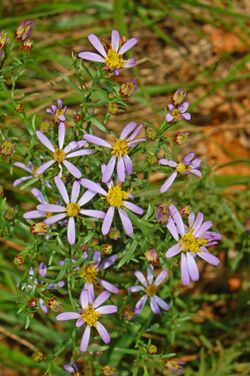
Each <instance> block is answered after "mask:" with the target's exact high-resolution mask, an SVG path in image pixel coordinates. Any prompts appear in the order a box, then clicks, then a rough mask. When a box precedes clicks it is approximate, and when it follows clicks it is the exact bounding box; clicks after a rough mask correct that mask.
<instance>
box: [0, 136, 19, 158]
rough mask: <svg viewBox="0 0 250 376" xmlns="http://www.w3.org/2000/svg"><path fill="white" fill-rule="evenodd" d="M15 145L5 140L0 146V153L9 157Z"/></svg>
mask: <svg viewBox="0 0 250 376" xmlns="http://www.w3.org/2000/svg"><path fill="white" fill-rule="evenodd" d="M14 148H15V145H14V144H13V143H12V142H11V141H10V140H5V141H4V142H3V143H2V145H1V146H0V154H1V155H2V156H3V157H4V158H7V157H10V156H11V155H12V154H13V151H14Z"/></svg>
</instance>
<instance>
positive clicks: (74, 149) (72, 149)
mask: <svg viewBox="0 0 250 376" xmlns="http://www.w3.org/2000/svg"><path fill="white" fill-rule="evenodd" d="M36 135H37V137H38V139H39V141H40V142H41V143H42V144H43V145H44V146H45V147H46V148H47V149H48V150H49V151H50V152H51V153H52V159H51V160H49V161H47V162H45V163H44V164H42V165H41V166H40V167H39V168H38V169H37V174H43V173H44V172H45V171H46V170H47V169H48V168H49V167H51V166H52V165H54V164H55V163H58V165H59V167H61V166H62V164H63V165H64V167H66V169H67V170H68V171H69V173H70V174H71V175H73V176H74V177H75V178H77V179H80V178H81V176H82V173H81V171H80V170H79V169H78V168H77V167H76V166H75V165H74V164H73V163H71V162H70V161H69V159H70V158H74V157H80V156H85V155H90V154H92V150H91V149H82V147H84V146H85V145H86V141H84V140H80V141H72V142H70V143H69V144H68V145H67V146H66V147H65V148H63V146H64V139H65V125H64V123H63V122H60V124H59V126H58V147H55V146H54V145H52V143H51V141H50V140H49V139H48V138H47V136H45V134H44V133H43V132H41V131H36ZM79 149H81V150H79Z"/></svg>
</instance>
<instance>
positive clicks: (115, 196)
mask: <svg viewBox="0 0 250 376" xmlns="http://www.w3.org/2000/svg"><path fill="white" fill-rule="evenodd" d="M80 183H81V184H82V185H83V186H84V187H85V188H87V189H89V190H90V191H93V192H95V193H99V194H101V195H103V196H105V197H106V203H107V204H108V205H109V208H108V210H107V212H106V214H105V217H104V220H103V224H102V234H103V235H107V233H108V232H109V230H110V227H111V225H112V221H113V218H114V213H115V209H117V210H118V213H119V216H120V219H121V221H122V225H123V228H124V230H125V232H126V234H127V235H129V236H131V235H132V234H133V225H132V222H131V220H130V219H129V216H128V214H127V213H126V212H125V211H124V209H123V207H125V208H126V209H128V210H131V211H132V212H134V213H136V214H139V215H142V214H143V212H144V210H143V209H142V208H140V207H139V206H137V205H135V204H133V203H132V202H129V201H127V199H128V198H131V197H132V195H131V194H130V193H129V192H125V191H123V190H122V185H121V183H118V184H117V185H113V182H109V183H108V184H107V186H108V192H106V191H105V190H104V189H103V188H102V187H101V186H100V184H98V183H94V182H93V181H91V180H89V179H81V181H80Z"/></svg>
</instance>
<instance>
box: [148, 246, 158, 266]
mask: <svg viewBox="0 0 250 376" xmlns="http://www.w3.org/2000/svg"><path fill="white" fill-rule="evenodd" d="M144 256H145V258H146V260H147V261H148V262H149V263H150V264H151V265H157V264H159V261H160V259H159V256H158V255H157V252H156V249H155V248H153V249H149V250H148V251H146V252H145V253H144Z"/></svg>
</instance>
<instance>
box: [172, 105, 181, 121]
mask: <svg viewBox="0 0 250 376" xmlns="http://www.w3.org/2000/svg"><path fill="white" fill-rule="evenodd" d="M171 115H172V116H173V118H174V120H175V121H176V120H178V119H179V118H180V116H181V112H180V110H178V108H175V109H174V110H173V111H172V112H171Z"/></svg>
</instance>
